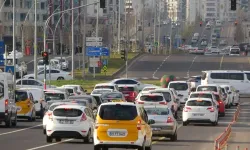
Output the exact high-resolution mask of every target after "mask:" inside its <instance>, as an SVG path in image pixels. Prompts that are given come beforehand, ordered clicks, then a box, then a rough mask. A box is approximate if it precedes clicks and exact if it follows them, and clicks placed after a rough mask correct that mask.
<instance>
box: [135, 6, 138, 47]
mask: <svg viewBox="0 0 250 150" xmlns="http://www.w3.org/2000/svg"><path fill="white" fill-rule="evenodd" d="M137 8H138V6H136V10H135V51H136V52H137V30H138V29H137Z"/></svg>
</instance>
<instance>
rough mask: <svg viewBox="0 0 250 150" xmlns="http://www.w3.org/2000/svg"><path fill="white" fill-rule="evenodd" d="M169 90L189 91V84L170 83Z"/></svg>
mask: <svg viewBox="0 0 250 150" xmlns="http://www.w3.org/2000/svg"><path fill="white" fill-rule="evenodd" d="M169 88H173V89H175V90H176V91H186V90H187V89H188V84H187V83H170V85H169Z"/></svg>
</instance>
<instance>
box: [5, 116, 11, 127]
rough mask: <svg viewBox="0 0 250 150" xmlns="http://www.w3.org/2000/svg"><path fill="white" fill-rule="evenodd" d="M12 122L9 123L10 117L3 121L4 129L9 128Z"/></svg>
mask: <svg viewBox="0 0 250 150" xmlns="http://www.w3.org/2000/svg"><path fill="white" fill-rule="evenodd" d="M11 126H12V122H11V116H10V117H9V118H8V119H7V120H6V121H5V127H7V128H11Z"/></svg>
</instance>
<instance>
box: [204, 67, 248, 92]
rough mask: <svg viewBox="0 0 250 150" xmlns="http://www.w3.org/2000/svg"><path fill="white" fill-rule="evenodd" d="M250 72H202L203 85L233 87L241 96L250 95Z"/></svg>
mask: <svg viewBox="0 0 250 150" xmlns="http://www.w3.org/2000/svg"><path fill="white" fill-rule="evenodd" d="M249 83H250V71H239V70H208V71H202V76H201V85H207V84H217V85H225V84H226V85H231V86H233V87H235V88H236V89H237V92H239V93H240V94H250V90H249V89H250V84H249Z"/></svg>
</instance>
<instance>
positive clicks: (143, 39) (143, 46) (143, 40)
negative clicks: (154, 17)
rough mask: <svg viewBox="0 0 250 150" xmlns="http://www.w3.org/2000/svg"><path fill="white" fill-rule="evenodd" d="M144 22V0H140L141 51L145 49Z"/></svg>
mask: <svg viewBox="0 0 250 150" xmlns="http://www.w3.org/2000/svg"><path fill="white" fill-rule="evenodd" d="M144 24H145V0H142V51H144V49H145V45H144V42H145V38H144Z"/></svg>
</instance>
